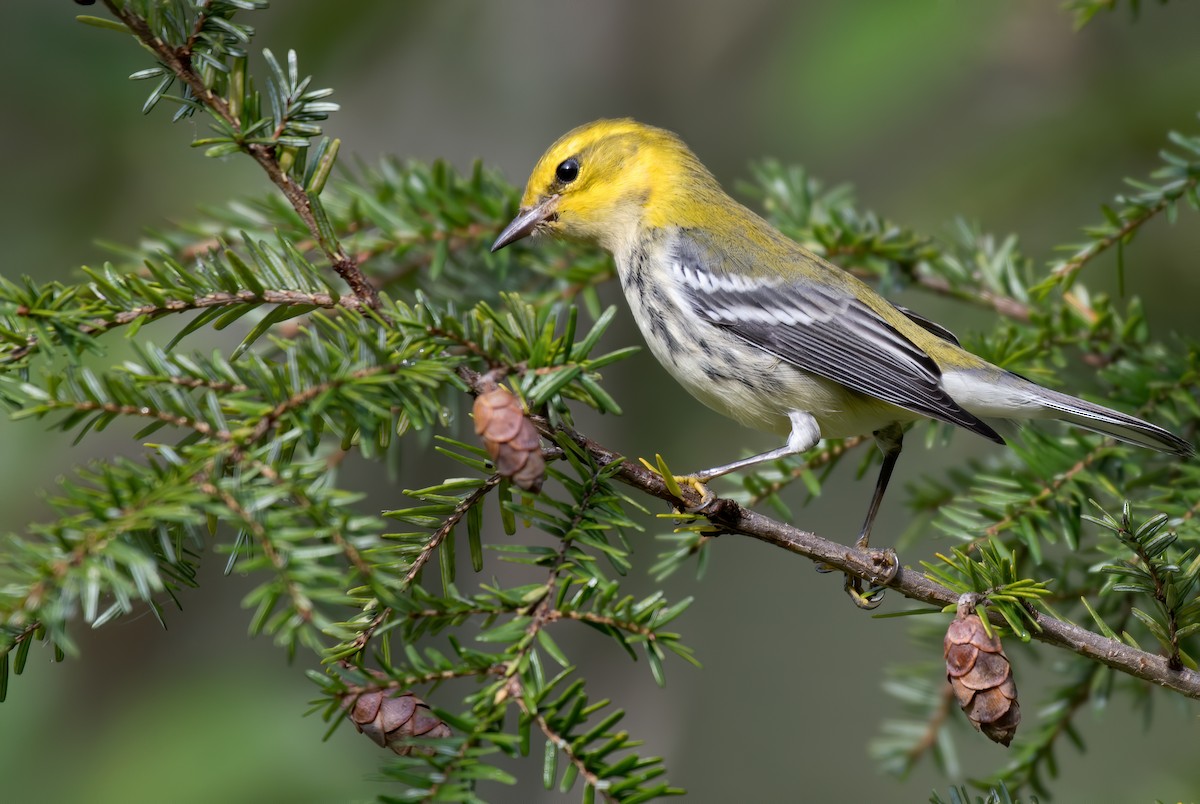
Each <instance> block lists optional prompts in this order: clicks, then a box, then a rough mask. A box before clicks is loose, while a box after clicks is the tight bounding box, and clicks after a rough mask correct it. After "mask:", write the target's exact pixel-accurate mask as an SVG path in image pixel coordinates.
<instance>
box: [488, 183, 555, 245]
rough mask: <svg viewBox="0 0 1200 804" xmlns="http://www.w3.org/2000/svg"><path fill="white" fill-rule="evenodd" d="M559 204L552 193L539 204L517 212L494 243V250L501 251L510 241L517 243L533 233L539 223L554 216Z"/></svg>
mask: <svg viewBox="0 0 1200 804" xmlns="http://www.w3.org/2000/svg"><path fill="white" fill-rule="evenodd" d="M557 206H558V196H557V195H550V196H546V197H545V198H543V199H542V200H541V201H539V202H538V203H537V204H534V205H533V206H532V207H528V208H527V209H522V210H521V211H520V212H518V213H517V217H515V218H513V219H512V223H510V224H509V225H508V226H505V227H504V231H503V232H501V233H500V236H499V237H497V238H496V242H495V243H492V251H499V250H500V249H502V248H504V247H505V246H507V245H508V244H510V243H515V242H517V241H518V240H520V239H521V238H523V237H528V236H529V235H531V234H533V230H534V229H536V228H537V227H538V224H541V223H545V222H546V221H548V220H551V219H552V218H553V217H554V209H555V207H557Z"/></svg>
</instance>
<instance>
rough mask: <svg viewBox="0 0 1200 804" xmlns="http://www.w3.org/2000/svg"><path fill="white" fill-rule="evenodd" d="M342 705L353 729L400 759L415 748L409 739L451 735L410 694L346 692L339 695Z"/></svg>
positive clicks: (387, 691)
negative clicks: (352, 724)
mask: <svg viewBox="0 0 1200 804" xmlns="http://www.w3.org/2000/svg"><path fill="white" fill-rule="evenodd" d="M342 706H344V707H345V708H346V709H347V710H349V712H350V720H351V722H353V723H354V727H355V728H356V729H358V730H359V731H360V732H362V733H363V734H365V735H367V736H368V737H370V738H371V739H372V740H374V741H375V742H376V743H377V744H378V745H380V746H382V747H384V748H390V749H391V750H392V751H394V752H395V753H397V754H399V755H400V756H407V755H408V754H410V753H412V751H413V749H414V748H415V746H413V745H412V743H410V742H409V740H410V739H412V738H413V737H449V736H450V727H449V726H447V725H446V724H445V723H444V722H443V721H442V720H440V719H439V718H438V717H436V716H435V715H434V714H433V712H431V711H430V709H429V707H428V706H427V705H426V703H425V702H424V701H422V700H421V699H420V698H418V697H417V696H416V695H413V694H412V693H411V692H401V693H399V694H395V695H393V694H389V690H387V689H382V690H364V691H362V692H348V693H346V694H345V695H343V696H342Z"/></svg>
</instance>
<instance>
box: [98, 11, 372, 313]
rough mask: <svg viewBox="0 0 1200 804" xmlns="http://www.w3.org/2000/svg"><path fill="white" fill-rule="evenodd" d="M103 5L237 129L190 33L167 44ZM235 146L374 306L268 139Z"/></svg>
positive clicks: (129, 15)
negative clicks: (195, 55) (195, 56)
mask: <svg viewBox="0 0 1200 804" xmlns="http://www.w3.org/2000/svg"><path fill="white" fill-rule="evenodd" d="M104 5H105V6H106V7H107V8H108V10H109V11H110V12H111V13H112V15H113V16H114V17H116V18H117V19H119V20H120V21H121V22H122V23H124V24H125V26H126V27H127V28H129V30H130V31H131V32H132V33H133V35H134V36H135V37H137V39H138V41H140V42H141V43H142V45H143V46H145V47H146V48H147V49H148V50H149V51H150V52H151V53H153V54H154V56H155V58H157V59H158V60H159V62H160V63H161V64H162V65H163V66H164V67H166V68H167V69H168V70H170V71H171V72H172V73H173V74H174V75H175V77H176V78H178V79H179V80H180V81H182V82H183V83H185V84H186V85H187V86H188V88H189V89H190V90H191V92H192V95H194V96H195V98H196V100H197V101H199V102H200V103H201V104H203V105H204V106H205V107H207V108H208V109H209V110H210V111H211V112H212V114H214V115H215V116H216V117H218V118H220V119H221V120H222V121H223V122H224V123H225V124H226V125H227V126H229V128H230V129H231V130H232V131H234V132H240V131H241V121H240V120H239V119H238V118H237V116H236V115H235V114H234V113H233V110H232V109H231V108H230V106H229V102H228V101H227V100H226V99H225V98H222V97H221V96H219V95H217V94H216V93H214V92H213V91H212V90H211V89H209V87H208V86H207V85H206V84H205V83H204V79H203V77H202V76H201V75H200V73H199V72H198V71H197V70H196V69H195V66H194V65H193V63H192V46H193V43H194V36H193V37H192V38H189V40H188V42H187V43H185V44H184V45H183V46H181V47H178V48H175V47H171V46H170V45H168V44H167V43H166V42H164V41H163V40H161V39H159V38H158V37H157V36H155V35H154V32H153V31H152V30H150V26H149V25H148V24H147V22H146V20H145V19H144V18H142V17H139V16H138V15H137V14H135V13H133V11H131V10H130V9H129V8H128V7H127V6H125V5H122V4H119V3H117V2H116V0H104ZM203 15H204V12H203V11H202V12H201V15H200V18H199V19H198V20H197V26H199V25H201V24H202V22H203ZM281 122H282V121H281ZM238 147H239V148H241V150H242V151H243V152H244V153H246V154H248V155H249V156H250V157H251V158H253V159H254V161H255V162H258V164H259V166H260V167H261V168H262V169H263V170H264V171H265V172H266V174H267V177H268V178H270V180H271V182H272V183H273V184H274V185H275V186H276V187H278V188H279V189H280V191H281V192H282V193H283V195H284V198H286V199H287V200H288V203H289V204H291V205H292V208H293V209H294V210H296V214H297V215H299V216H300V220H302V221H304V225H305V226H306V227H307V228H308V230H309V232H311V233H312V235H313V237H314V238H316V240H317V242H318V243H320V245H321V249H322V251H324V252H325V255H326V257H328V259H329V261H330V263H331V264H332V266H333V270H334V271H335V272H336V273H337V275H338V276H340V277H341V278H342V280H343V281H345V283H346V284H347V285H348V286H349V287H350V290H351V292H352V293H353V294H354V295H355V296H356V297H357V298H358V299H359V300H360V301H361V302H362V303H363V304H365V305H366V306H368V307H371V308H376V307H378V306H379V291H378V290H376V288H375V286H374V285H372V284H371V282H370V280H368V279H367V278H366V276H365V275H364V274H363V272H362V271H361V270H360V269H359V267H358V264H357V263H355V261H354V260H353V259H352V258H351V257H350V256H349V255H347V254H346V251H345V250H344V249H343V248H342V245H341V243H338V242H337V241H332V242H329V241H327V240H326V239H325V238H323V237H322V235H321V230H320V227H319V226H318V225H317V216H316V214H315V213H314V211H313V204H312V201H311V200H310V199H309V197H308V193H307V192H305V190H304V188H303V187H301V186H300V185H299V184H298V183H297V182H296V181H295V179H293V178H292V177H291V176H290V175H288V173H287V171H285V170H284V169H283V166H282V165H281V164H280V162H279V157H278V155H277V153H276V146H275V145H273V144H269V143H261V142H247V141H239V142H238Z"/></svg>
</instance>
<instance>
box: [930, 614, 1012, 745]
mask: <svg viewBox="0 0 1200 804" xmlns="http://www.w3.org/2000/svg"><path fill="white" fill-rule="evenodd" d="M968 598H969V599H968ZM943 646H944V649H945V656H946V678H947V680H949V682H950V686H951V687H953V688H954V695H955V697H957V698H958V704H959V706H961V707H962V710H963V712H965V713H966V715H967V718H968V719H969V720H970V721H971V725H973V726H974V727H975V728H977V729H979V730H980V731H982V732H983V733H984V734H985V735H987V738H988V739H989V740H991V741H992V742H996V743H1000V744H1002V745H1005V746H1007V745H1008V744H1009V743H1011V742H1012V738H1013V735H1015V734H1016V733H1017V725H1018V724H1019V723H1020V722H1021V707H1020V705H1019V704H1018V703H1017V687H1016V684H1014V683H1013V677H1012V666H1011V665H1010V664H1009V662H1008V657H1007V656H1005V655H1004V647H1003V646H1002V645H1001V644H1000V639H999V638H998V637H996V636H995V635H994V634H993V635H992V636H988V634H987V631H985V630H984V627H983V622H982V621H981V620H980V619H979V616H978V615H977V614H976V613H975V596H973V595H963V597H962V598H960V599H959V603H958V616H956V617H955V618H954V621H953V622H952V623H950V627H949V628H948V629H946V639H945V642H944V643H943Z"/></svg>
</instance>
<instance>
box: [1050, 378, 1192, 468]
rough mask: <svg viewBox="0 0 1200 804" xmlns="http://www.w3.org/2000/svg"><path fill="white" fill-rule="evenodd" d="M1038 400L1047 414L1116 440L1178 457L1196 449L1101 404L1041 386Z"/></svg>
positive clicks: (1166, 433) (1155, 427)
mask: <svg viewBox="0 0 1200 804" xmlns="http://www.w3.org/2000/svg"><path fill="white" fill-rule="evenodd" d="M1038 402H1040V403H1041V404H1042V405H1043V406H1044V408H1045V410H1046V414H1047V416H1048V417H1049V418H1054V419H1060V420H1061V421H1064V422H1068V423H1070V424H1073V425H1075V426H1076V427H1082V428H1083V429H1085V430H1091V431H1092V432H1095V433H1100V434H1102V435H1106V436H1112V437H1113V438H1115V439H1117V440H1118V441H1125V442H1127V443H1129V444H1136V445H1137V446H1139V447H1148V448H1150V449H1153V450H1158V451H1159V452H1170V453H1172V454H1174V455H1178V456H1179V457H1181V458H1190V457H1191V456H1192V455H1194V454H1195V453H1196V448H1195V447H1194V446H1192V445H1191V444H1190V443H1189V442H1187V441H1184V440H1183V439H1182V438H1180V437H1179V436H1177V435H1175V434H1174V433H1171V432H1169V431H1167V430H1164V429H1163V428H1161V427H1159V426H1158V425H1156V424H1151V423H1150V422H1144V421H1142V420H1141V419H1139V418H1137V417H1135V416H1129V415H1127V414H1125V413H1121V412H1119V411H1116V410H1111V409H1109V408H1106V407H1103V406H1102V405H1097V404H1094V403H1092V402H1088V401H1086V400H1083V399H1078V398H1076V397H1073V396H1069V395H1067V394H1063V393H1059V392H1058V391H1052V390H1050V389H1049V388H1044V387H1043V388H1039V393H1038Z"/></svg>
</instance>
